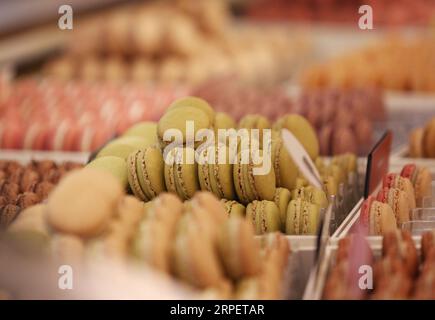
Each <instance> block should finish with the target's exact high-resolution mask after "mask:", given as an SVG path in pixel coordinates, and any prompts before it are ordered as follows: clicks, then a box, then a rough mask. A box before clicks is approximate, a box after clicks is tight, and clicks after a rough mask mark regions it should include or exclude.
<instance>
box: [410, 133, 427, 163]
mask: <svg viewBox="0 0 435 320" xmlns="http://www.w3.org/2000/svg"><path fill="white" fill-rule="evenodd" d="M423 134H424V129H423V128H416V129H413V130H412V131H411V133H410V134H409V156H410V157H411V158H423V157H424V153H423Z"/></svg>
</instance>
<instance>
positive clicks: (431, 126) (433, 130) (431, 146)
mask: <svg viewBox="0 0 435 320" xmlns="http://www.w3.org/2000/svg"><path fill="white" fill-rule="evenodd" d="M422 143H423V154H424V156H425V157H427V158H435V117H434V118H432V120H431V121H429V122H428V123H427V124H426V126H425V128H424V132H423V141H422Z"/></svg>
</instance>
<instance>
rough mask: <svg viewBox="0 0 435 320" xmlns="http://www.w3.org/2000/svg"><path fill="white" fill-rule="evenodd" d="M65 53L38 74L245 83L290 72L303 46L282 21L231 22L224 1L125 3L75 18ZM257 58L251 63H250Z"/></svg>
mask: <svg viewBox="0 0 435 320" xmlns="http://www.w3.org/2000/svg"><path fill="white" fill-rule="evenodd" d="M74 30H75V32H74V34H73V36H72V38H71V41H70V43H69V45H68V49H67V50H66V52H65V53H64V54H63V55H61V56H60V57H58V58H55V59H54V60H52V61H49V62H48V63H47V65H46V66H45V67H44V71H43V72H44V74H45V75H47V76H49V77H55V78H58V79H85V80H87V81H109V82H124V81H133V82H142V83H143V82H158V83H183V84H198V83H201V82H202V81H205V80H208V79H210V78H214V77H220V76H228V75H237V76H238V77H240V78H241V79H243V81H246V82H250V83H260V84H269V83H275V82H277V81H282V80H284V79H288V78H289V76H290V75H291V74H292V72H293V66H294V65H295V63H296V62H297V61H298V59H299V58H300V57H301V56H302V55H303V54H304V53H305V52H306V51H308V44H307V43H306V41H305V39H304V38H303V37H302V36H298V35H296V36H294V37H289V36H288V32H289V29H288V28H287V27H285V26H268V27H266V28H263V27H257V26H252V25H249V24H248V25H242V26H240V25H239V24H237V23H234V22H233V21H232V18H231V15H230V13H229V10H228V8H227V4H226V2H225V1H220V0H208V1H200V3H198V1H195V0H177V1H172V2H171V3H162V1H154V2H148V3H146V4H142V5H133V6H127V7H126V8H125V9H121V10H117V11H113V12H108V13H102V14H99V15H97V16H96V17H94V18H90V19H87V20H84V21H79V22H78V23H77V26H75V27H74ZM252 65H255V66H256V67H255V68H252Z"/></svg>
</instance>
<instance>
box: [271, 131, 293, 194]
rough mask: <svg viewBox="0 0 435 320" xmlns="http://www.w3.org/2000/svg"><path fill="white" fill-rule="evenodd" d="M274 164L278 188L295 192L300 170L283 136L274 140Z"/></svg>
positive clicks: (275, 137) (276, 136)
mask: <svg viewBox="0 0 435 320" xmlns="http://www.w3.org/2000/svg"><path fill="white" fill-rule="evenodd" d="M272 163H273V168H274V171H275V176H276V186H277V187H283V188H286V189H288V190H293V189H294V188H295V185H296V179H297V177H298V168H297V167H296V165H295V163H294V162H293V159H292V158H291V157H290V155H289V154H288V152H287V150H286V149H285V147H284V144H283V141H282V138H281V136H279V135H275V136H274V138H273V139H272Z"/></svg>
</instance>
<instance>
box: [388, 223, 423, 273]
mask: <svg viewBox="0 0 435 320" xmlns="http://www.w3.org/2000/svg"><path fill="white" fill-rule="evenodd" d="M382 255H383V256H393V257H397V258H399V259H401V260H402V262H403V264H404V268H405V270H406V271H407V273H408V275H409V276H410V277H415V275H416V274H417V272H418V262H419V261H418V254H417V249H416V247H415V245H414V241H413V240H412V236H411V234H410V233H409V232H408V231H405V230H401V231H399V230H397V231H396V232H391V233H386V234H384V237H383V239H382Z"/></svg>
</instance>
